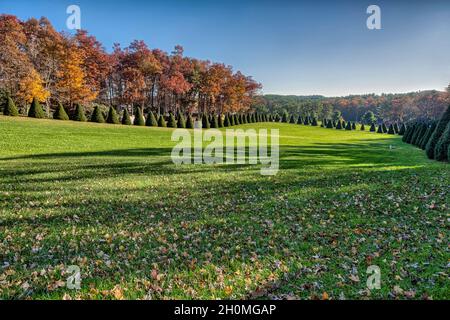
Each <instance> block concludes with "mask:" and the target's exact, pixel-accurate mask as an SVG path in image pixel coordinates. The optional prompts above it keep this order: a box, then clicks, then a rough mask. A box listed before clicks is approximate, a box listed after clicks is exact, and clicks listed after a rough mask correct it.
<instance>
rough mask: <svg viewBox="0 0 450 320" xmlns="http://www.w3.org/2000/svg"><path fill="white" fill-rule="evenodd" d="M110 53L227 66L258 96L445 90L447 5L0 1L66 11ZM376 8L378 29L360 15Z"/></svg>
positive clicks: (58, 19) (12, 9)
mask: <svg viewBox="0 0 450 320" xmlns="http://www.w3.org/2000/svg"><path fill="white" fill-rule="evenodd" d="M71 4H77V5H79V6H80V8H81V14H82V16H81V23H82V28H83V29H87V30H88V31H89V32H90V33H91V34H93V35H95V36H96V37H97V38H98V39H99V40H100V41H101V42H102V43H103V44H104V46H105V48H106V49H107V50H109V51H110V49H111V47H112V44H113V43H114V42H119V43H121V44H122V45H123V46H126V45H128V44H129V43H130V42H131V41H132V40H133V39H140V40H145V41H146V43H147V44H148V45H149V46H150V47H151V48H160V49H163V50H165V51H168V52H170V51H171V50H172V48H173V47H174V46H175V45H176V44H181V45H183V46H184V48H185V54H186V55H188V56H192V57H196V58H201V59H209V60H212V61H216V62H223V63H226V64H229V65H232V66H233V67H234V68H235V70H241V71H242V72H244V73H245V74H248V75H252V76H253V77H254V78H255V79H256V80H257V81H259V82H261V83H262V84H263V86H264V90H263V91H264V93H277V94H299V95H308V94H322V95H326V96H341V95H347V94H350V93H354V94H360V93H381V92H407V91H417V90H425V89H438V90H443V88H444V87H446V86H447V85H448V84H449V83H450V1H445V0H442V1H441V0H434V1H396V0H390V1H377V0H373V1H350V0H347V1H345V0H344V1H320V0H316V1H287V0H278V1H275V0H273V1H269V0H241V1H235V0H228V1H224V0H223V1H220V0H210V1H200V0H161V1H156V0H148V1H134V0H127V1H103V0H97V1H84V0H81V1H76V0H71V1H46V0H33V1H31V0H29V1H28V0H0V13H8V14H14V15H17V16H18V17H20V18H21V19H26V18H29V17H40V16H46V17H48V18H49V19H50V21H51V22H52V23H53V24H54V26H55V27H56V28H57V29H58V30H60V31H61V30H66V31H68V30H67V29H66V26H65V22H66V19H67V17H68V15H67V14H66V8H67V6H69V5H71ZM371 4H376V5H379V6H380V8H381V23H382V30H368V29H367V27H366V19H367V17H368V15H367V14H366V9H367V7H368V6H369V5H371Z"/></svg>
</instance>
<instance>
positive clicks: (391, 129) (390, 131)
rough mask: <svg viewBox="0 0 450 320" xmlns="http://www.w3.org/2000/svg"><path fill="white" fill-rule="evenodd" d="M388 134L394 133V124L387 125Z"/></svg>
mask: <svg viewBox="0 0 450 320" xmlns="http://www.w3.org/2000/svg"><path fill="white" fill-rule="evenodd" d="M388 134H395V130H394V125H393V124H390V125H389V130H388Z"/></svg>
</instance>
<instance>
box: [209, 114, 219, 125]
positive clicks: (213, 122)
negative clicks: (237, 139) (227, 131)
mask: <svg viewBox="0 0 450 320" xmlns="http://www.w3.org/2000/svg"><path fill="white" fill-rule="evenodd" d="M218 127H219V121H218V120H217V116H216V115H215V114H214V115H212V117H211V128H218Z"/></svg>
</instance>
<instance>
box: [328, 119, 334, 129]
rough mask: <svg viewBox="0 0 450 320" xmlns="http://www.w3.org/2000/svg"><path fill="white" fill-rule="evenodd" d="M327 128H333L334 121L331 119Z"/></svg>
mask: <svg viewBox="0 0 450 320" xmlns="http://www.w3.org/2000/svg"><path fill="white" fill-rule="evenodd" d="M327 128H328V129H333V121H331V120H328V121H327Z"/></svg>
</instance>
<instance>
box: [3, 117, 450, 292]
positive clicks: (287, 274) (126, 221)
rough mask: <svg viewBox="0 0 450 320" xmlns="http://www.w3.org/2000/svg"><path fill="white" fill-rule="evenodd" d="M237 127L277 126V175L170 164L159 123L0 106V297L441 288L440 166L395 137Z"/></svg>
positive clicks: (445, 199)
mask: <svg viewBox="0 0 450 320" xmlns="http://www.w3.org/2000/svg"><path fill="white" fill-rule="evenodd" d="M239 127H240V128H251V127H253V128H279V129H280V135H281V137H280V144H281V146H280V171H279V173H278V175H276V176H262V175H260V170H259V169H260V167H259V166H253V165H251V166H250V165H241V166H238V165H184V166H175V165H174V164H172V162H171V159H170V152H171V148H172V146H173V145H174V144H175V143H174V142H171V141H170V136H171V132H172V130H171V129H161V128H146V127H126V126H114V125H106V124H105V125H100V124H90V123H75V122H58V121H54V120H35V119H27V118H8V117H1V116H0V298H3V299H16V298H18V299H27V298H31V299H58V298H63V297H64V298H73V299H76V298H81V299H120V298H125V299H127V298H138V299H142V298H151V299H174V298H176V299H178V298H186V299H200V298H202V299H225V298H227V299H245V298H302V299H303V298H305V299H310V298H326V297H327V296H328V298H330V299H339V298H341V299H342V298H344V297H345V298H347V299H367V298H376V299H379V298H387V299H391V298H399V299H406V298H415V299H421V298H427V297H429V298H434V299H438V298H445V299H449V298H450V283H449V280H448V268H449V253H448V248H449V247H448V243H449V241H448V240H449V239H448V235H449V233H448V219H449V203H450V199H449V193H448V192H449V186H450V170H449V169H450V167H449V164H447V163H439V162H433V161H429V160H427V158H426V156H425V153H424V152H422V151H421V150H418V149H416V148H414V147H412V146H410V145H407V144H404V143H402V142H401V138H400V137H398V136H395V137H394V136H390V135H385V134H375V133H369V132H360V131H352V132H346V131H338V130H332V129H324V128H318V127H306V126H299V125H293V124H267V123H263V124H253V125H250V124H249V125H242V126H239ZM70 265H78V266H79V267H80V268H81V276H82V282H81V289H80V290H70V289H67V288H66V286H65V284H66V283H65V282H66V278H67V276H68V275H67V273H66V272H65V270H66V269H67V267H68V266H70ZM369 265H377V266H379V267H380V268H381V289H380V290H372V291H369V290H368V289H367V287H366V279H367V276H368V275H367V274H366V269H367V267H368V266H369Z"/></svg>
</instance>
